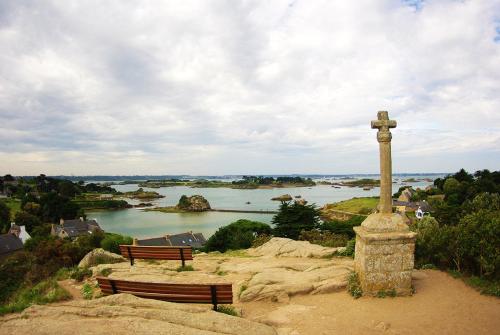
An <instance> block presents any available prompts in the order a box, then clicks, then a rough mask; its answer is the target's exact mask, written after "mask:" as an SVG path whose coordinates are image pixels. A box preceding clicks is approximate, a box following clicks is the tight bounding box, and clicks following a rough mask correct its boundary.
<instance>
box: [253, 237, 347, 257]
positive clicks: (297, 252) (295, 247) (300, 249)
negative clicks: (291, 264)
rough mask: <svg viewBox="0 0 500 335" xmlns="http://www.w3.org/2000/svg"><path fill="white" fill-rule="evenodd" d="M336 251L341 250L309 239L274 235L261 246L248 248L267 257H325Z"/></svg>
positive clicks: (254, 254) (255, 253) (256, 254)
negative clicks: (303, 239) (301, 239)
mask: <svg viewBox="0 0 500 335" xmlns="http://www.w3.org/2000/svg"><path fill="white" fill-rule="evenodd" d="M336 251H339V248H327V247H322V246H320V245H317V244H311V243H309V242H308V241H295V240H291V239H289V238H283V237H273V238H272V239H270V240H269V241H268V242H267V243H264V244H263V245H261V246H260V247H257V248H253V249H248V254H249V255H251V256H265V257H325V256H329V255H332V254H333V253H334V252H336Z"/></svg>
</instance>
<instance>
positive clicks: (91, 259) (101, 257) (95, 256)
mask: <svg viewBox="0 0 500 335" xmlns="http://www.w3.org/2000/svg"><path fill="white" fill-rule="evenodd" d="M125 261H126V259H125V258H123V257H122V256H120V255H117V254H114V253H112V252H109V251H106V250H104V249H102V248H97V249H94V250H92V251H91V252H89V253H88V254H86V255H85V257H83V259H82V260H81V261H80V264H78V267H80V268H90V267H92V266H96V265H98V264H113V263H120V262H125Z"/></svg>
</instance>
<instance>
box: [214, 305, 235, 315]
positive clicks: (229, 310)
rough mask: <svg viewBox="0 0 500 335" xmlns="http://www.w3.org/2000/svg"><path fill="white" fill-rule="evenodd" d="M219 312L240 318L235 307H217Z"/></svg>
mask: <svg viewBox="0 0 500 335" xmlns="http://www.w3.org/2000/svg"><path fill="white" fill-rule="evenodd" d="M217 312H219V313H224V314H227V315H232V316H238V312H237V311H236V309H235V308H234V307H233V306H228V305H219V306H217Z"/></svg>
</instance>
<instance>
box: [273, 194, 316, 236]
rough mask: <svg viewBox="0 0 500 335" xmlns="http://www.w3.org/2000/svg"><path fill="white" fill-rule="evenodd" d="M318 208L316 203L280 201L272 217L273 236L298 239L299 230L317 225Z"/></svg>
mask: <svg viewBox="0 0 500 335" xmlns="http://www.w3.org/2000/svg"><path fill="white" fill-rule="evenodd" d="M319 214H320V212H319V210H318V209H317V208H316V205H314V204H312V205H303V204H299V203H297V202H294V203H293V204H290V202H282V203H281V206H280V209H279V212H278V214H276V215H275V216H274V217H273V221H272V222H273V223H274V224H275V228H274V229H273V234H274V236H279V237H287V238H291V239H294V240H296V239H298V238H299V235H300V232H301V231H303V230H311V229H314V228H317V227H318V225H319Z"/></svg>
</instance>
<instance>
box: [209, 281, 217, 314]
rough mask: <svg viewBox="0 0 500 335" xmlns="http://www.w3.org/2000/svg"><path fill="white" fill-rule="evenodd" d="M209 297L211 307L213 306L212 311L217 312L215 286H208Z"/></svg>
mask: <svg viewBox="0 0 500 335" xmlns="http://www.w3.org/2000/svg"><path fill="white" fill-rule="evenodd" d="M210 295H211V296H212V305H214V311H217V286H215V285H211V286H210Z"/></svg>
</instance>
